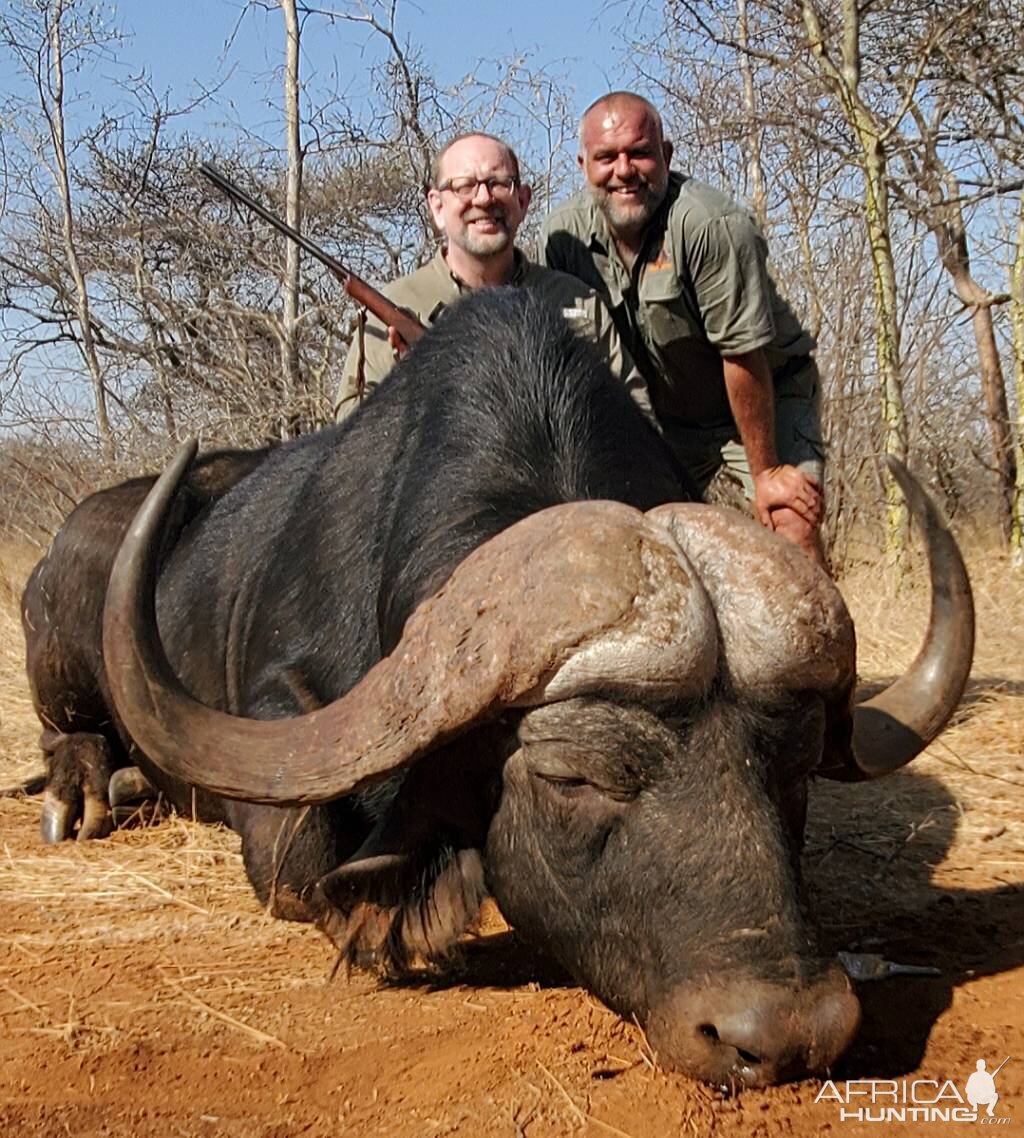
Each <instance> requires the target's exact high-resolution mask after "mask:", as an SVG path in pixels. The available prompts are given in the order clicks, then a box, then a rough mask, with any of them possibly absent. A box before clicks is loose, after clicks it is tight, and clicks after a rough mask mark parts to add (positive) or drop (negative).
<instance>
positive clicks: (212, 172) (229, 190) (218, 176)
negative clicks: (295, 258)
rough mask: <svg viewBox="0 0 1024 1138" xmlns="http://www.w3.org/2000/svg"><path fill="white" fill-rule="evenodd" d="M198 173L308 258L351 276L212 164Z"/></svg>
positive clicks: (338, 273)
mask: <svg viewBox="0 0 1024 1138" xmlns="http://www.w3.org/2000/svg"><path fill="white" fill-rule="evenodd" d="M199 171H200V173H201V174H203V175H204V177H206V178H208V179H209V180H210V181H211V182H213V184H214V185H215V186H216V187H217V189H219V190H222V191H223V192H224V193H225V194H227V195H228V197H229V198H235V199H236V200H237V201H240V202H241V203H242V204H243V205H244V206H247V207H248V208H249V209H251V210H252V212H253V213H255V214H256V215H257V216H259V217H262V218H263V220H264V221H265V222H267V223H268V224H269V225H272V226H273V227H274V228H275V229H277V230H278V231H279V232H281V233H283V234H285V235H286V236H287V237H290V238H291V239H292V241H294V242H295V243H296V245H299V246H301V248H303V249H305V250H306V252H307V253H309V254H310V256H312V257H316V259H317V260H318V261H319V262H320V263H321V264H324V265H326V266H327V267H328V268H329V269H331V270H332V271H333V272H334V273H336V274H337V275H338V276H339V277H341V278H347V277H349V276H351V273H350V272H349V271H348V269H346V268H345V266H344V265H343V264H342V263H341V262H340V261H338V260H335V258H334V257H332V256H331V255H330V254H329V253H325V252H324V251H323V249H321V248H320V246H319V245H316V244H314V243H313V242H312V241H310V239H309V238H308V237H303V235H302V234H301V233H300V232H299V231H298V230H297V229H293V228H292V227H291V226H290V225H289V224H288V223H287V222H286V221H282V220H281V218H279V217H278V216H277V214H276V213H271V211H270V210H269V209H267V208H266V207H265V206H262V205H260V203H259V202H258V201H257V200H256V199H255V198H253V197H250V196H249V195H248V194H247V193H246V192H245V190H243V189H241V188H240V187H239V186H236V185H235V183H234V182H232V181H231V180H230V179H228V178H226V177H225V176H224V175H223V174H222V173H221V172H220V171H219V170H218V169H217V167H216V166H214V165H213V163H212V162H203V163H202V164H201V165H200V167H199Z"/></svg>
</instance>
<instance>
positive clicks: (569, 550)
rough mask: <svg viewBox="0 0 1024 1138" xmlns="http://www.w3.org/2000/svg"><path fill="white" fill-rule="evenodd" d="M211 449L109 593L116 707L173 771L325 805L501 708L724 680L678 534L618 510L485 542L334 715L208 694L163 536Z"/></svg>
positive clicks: (149, 525) (141, 525) (694, 691)
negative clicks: (170, 638)
mask: <svg viewBox="0 0 1024 1138" xmlns="http://www.w3.org/2000/svg"><path fill="white" fill-rule="evenodd" d="M194 454H195V444H194V443H192V444H187V445H186V446H184V447H182V448H181V450H180V451H179V452H178V454H177V456H176V457H175V459H174V461H173V462H172V463H171V465H170V466H169V467H168V468H167V470H166V471H165V472H164V474H163V475H161V477H160V479H159V480H158V481H157V483H156V485H155V486H154V487H153V489H152V491H151V492H150V494H149V496H148V498H147V499H146V501H145V503H144V504H143V506H142V507H141V509H140V510H139V512H138V514H137V515H136V517H135V519H134V521H133V523H132V525H131V528H130V529H129V531H128V534H127V535H126V537H125V540H124V543H123V544H122V546H121V550H120V552H119V554H118V557H117V561H116V562H115V564H114V568H113V571H112V573H111V579H110V585H109V588H108V591H107V601H106V609H105V613H104V625H103V649H104V658H105V661H106V667H107V672H108V675H109V678H110V685H111V690H112V694H113V697H114V703H115V705H116V707H117V710H118V713H119V715H120V716H121V718H122V720H123V722H124V724H125V726H126V728H127V730H128V733H129V734H130V735H131V737H132V738H133V739H134V740H135V742H136V743H137V744H138V746H139V748H140V750H141V751H142V752H143V754H145V755H146V756H147V757H148V758H149V759H150V760H151V761H152V762H154V763H156V764H157V765H158V766H160V767H161V768H163V770H165V771H166V772H167V773H168V774H170V775H171V776H173V777H174V778H176V779H179V780H181V781H183V782H185V783H190V784H192V785H195V786H199V787H203V788H205V789H207V790H209V791H211V792H213V793H215V794H218V795H224V796H225V797H229V798H241V799H245V800H248V801H252V802H264V803H276V804H306V803H315V802H325V801H328V800H330V799H332V798H337V797H339V796H341V795H343V794H347V793H350V792H352V791H354V790H356V789H358V788H359V787H361V786H363V785H365V784H367V783H369V782H372V781H375V780H377V779H380V778H382V777H384V776H386V775H387V774H389V773H390V772H391V771H393V770H395V769H396V768H398V767H401V766H403V765H406V764H408V763H411V762H412V761H413V760H415V759H416V758H417V757H418V756H420V755H422V754H424V753H426V752H427V751H429V750H431V749H432V748H434V747H436V746H438V745H439V744H441V743H444V742H445V741H447V740H449V739H452V738H454V737H455V736H456V735H458V734H460V733H461V732H463V731H465V730H467V729H468V728H469V727H470V726H472V725H473V724H474V723H477V722H480V721H481V720H483V719H485V718H488V717H493V716H494V715H496V714H498V713H499V712H500V711H501V710H502V709H503V708H507V707H511V706H529V705H536V704H541V703H546V702H550V701H553V700H558V699H567V698H569V697H571V696H573V695H581V694H586V693H590V692H592V693H595V694H596V693H608V694H618V695H626V696H628V697H629V698H632V699H636V700H639V701H644V702H648V703H654V704H660V703H674V702H677V701H679V700H681V699H686V698H694V697H697V696H700V695H701V694H703V693H704V692H705V691H706V690H707V688H708V687H709V685H710V684H711V681H712V678H713V676H714V674H715V669H716V666H717V653H718V649H717V642H716V637H715V632H714V627H715V626H714V617H713V615H712V612H711V608H710V603H709V601H708V598H707V595H706V593H705V592H704V589H703V587H702V586H701V584H700V582H699V581H698V580H697V579H696V577H695V575H694V573H693V571H692V570H691V568H690V567H689V565H688V563H687V561H686V558H685V556H684V555H683V554H682V552H681V551H680V550H679V548H678V547H677V546H676V545H675V544H674V542H673V541H672V539H671V537H670V536H669V535H668V534H667V532H666V531H665V530H664V529H663V528H661V527H658V526H656V525H654V524H653V523H652V522H649V521H647V520H646V519H645V518H644V516H643V515H642V514H641V513H640V512H639V511H637V510H634V509H633V508H631V507H629V506H626V505H623V504H621V503H617V502H575V503H571V504H568V505H562V506H555V507H552V508H551V509H548V510H544V511H542V512H540V513H538V514H533V515H531V516H530V517H528V518H526V519H524V520H523V521H521V522H519V523H517V524H516V525H514V526H512V527H511V528H509V529H507V530H505V531H504V532H502V533H500V534H498V535H497V536H496V537H494V538H492V539H491V540H490V541H488V542H485V543H484V544H483V545H481V546H480V547H479V548H478V549H476V550H474V551H473V553H471V554H470V555H469V556H468V557H467V558H466V559H465V561H463V562H462V563H461V564H460V565H459V566H458V567H457V568H456V569H455V571H454V572H453V573H452V575H451V577H450V578H449V580H448V581H447V583H446V584H445V585H444V586H443V587H442V589H441V590H440V591H439V592H438V593H437V594H436V595H435V596H433V597H431V598H430V599H428V600H426V601H424V602H423V603H422V604H421V605H420V606H419V607H418V608H417V609H416V611H415V612H414V613H413V615H412V616H411V617H410V619H409V621H408V622H407V624H406V627H405V630H404V632H403V635H402V639H401V641H400V642H399V644H398V645H397V647H396V648H395V650H394V651H393V652H392V653H391V655H390V656H387V657H386V658H385V659H383V660H381V661H380V662H379V663H377V664H376V665H375V666H374V667H373V668H371V669H370V671H369V672H367V674H366V675H365V676H364V677H363V678H362V679H361V680H360V682H359V683H358V684H356V686H355V687H354V688H352V689H351V691H349V692H347V693H346V694H345V695H343V696H342V697H341V698H340V699H338V700H336V701H334V702H333V703H332V704H330V705H328V706H327V707H323V708H319V709H317V710H315V711H312V712H309V713H308V714H305V715H299V716H296V717H294V718H289V719H279V720H251V719H244V718H241V717H237V716H232V715H228V714H226V713H224V712H221V711H217V710H214V709H212V708H210V707H207V706H205V705H204V704H201V703H199V702H198V701H196V700H195V699H194V698H193V697H192V696H191V695H190V694H189V693H188V692H187V691H186V690H185V688H184V687H183V685H182V684H181V682H180V681H179V680H178V678H177V676H176V675H175V673H174V670H173V668H172V667H171V664H170V662H169V661H168V659H167V656H166V654H165V652H164V649H163V646H162V644H161V642H160V638H159V634H158V632H157V625H156V613H155V599H154V598H155V587H156V574H157V569H156V566H157V560H158V554H159V549H160V534H161V529H162V526H163V524H164V518H165V516H166V514H167V513H168V511H169V510H170V507H171V505H172V503H173V498H174V492H175V488H176V486H177V484H178V482H179V480H180V479H181V477H182V476H183V474H184V472H185V470H186V469H187V467H188V465H189V463H190V462H191V460H192V457H193V456H194Z"/></svg>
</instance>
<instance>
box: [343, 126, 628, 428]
mask: <svg viewBox="0 0 1024 1138" xmlns="http://www.w3.org/2000/svg"><path fill="white" fill-rule="evenodd" d="M530 198H531V193H530V187H529V186H528V185H527V184H526V183H524V182H523V180H522V177H521V174H520V169H519V159H518V158H517V157H516V154H515V152H514V151H513V150H512V148H511V147H510V146H509V145H508V144H507V143H505V142H503V141H502V140H501V139H500V138H495V137H494V136H493V135H490V134H486V133H483V132H473V133H470V134H464V135H459V136H458V137H456V138H453V139H452V140H451V141H450V142H449V143H448V145H447V146H445V147H444V148H443V149H442V150H441V152H440V153H439V154H438V156H437V158H436V159H435V161H434V168H433V171H432V176H431V186H430V188H429V189H428V191H427V205H428V207H429V209H430V213H431V216H432V218H433V220H434V225H435V227H436V229H437V231H438V233H439V234H440V236H441V241H442V244H441V248H440V249H439V250H438V252H437V254H436V256H434V257H433V259H432V260H430V261H429V262H428V263H427V264H426V265H424V266H423V267H422V268H421V269H417V270H416V272H414V273H410V274H409V275H408V276H405V277H400V278H399V279H398V280H396V281H392V282H391V283H390V284H389V285H386V286H385V288H384V290H383V291H384V294H385V295H386V296H387V297H388V298H389V299H390V300H393V301H394V302H395V304H397V305H399V307H401V308H404V309H405V310H406V311H407V312H409V313H410V314H411V315H413V316H415V317H416V318H417V319H418V320H419V321H420V323H421V324H424V325H429V324H433V323H434V321H435V320H437V319H438V318H439V317H440V316H441V314H442V313H443V312H444V311H445V309H446V308H448V307H449V306H450V305H452V304H454V303H455V302H456V301H457V300H458V299H459V297H460V296H462V295H463V294H464V293H466V292H469V291H472V290H474V289H478V288H488V287H496V286H498V285H513V286H517V287H520V288H529V289H534V290H536V291H537V292H539V293H540V294H541V295H542V296H544V297H545V298H546V299H547V300H548V301H549V302H550V303H551V305H552V306H553V307H555V308H557V309H559V310H560V311H561V312H562V315H563V316H564V317H565V318H566V320H567V321H568V322H569V324H570V326H571V327H572V328H573V329H574V330H575V331H576V332H578V333H579V334H580V335H582V336H584V337H585V338H587V339H589V340H591V341H592V342H593V343H594V345H595V346H596V347H597V349H598V353H599V354H600V355H601V357H602V358H603V359H604V360H605V361H606V362H607V363H608V365H609V366H610V368H611V370H612V374H613V375H615V376H616V377H617V378H619V379H621V380H622V382H623V383H624V384H625V386H626V388H627V390H628V391H629V392H630V393H631V394H632V396H633V398H634V399H635V400H636V401H637V403H639V404H640V406H641V408H643V409H644V410H645V411H646V412H647V413H648V414H649V413H650V411H649V404H648V403H647V389H646V385H645V383H644V381H643V379H642V377H641V376H640V375H639V373H638V372H637V370H636V368H635V367H634V366H633V363H632V361H631V360H630V359H629V357H628V354H627V353H625V352H624V351H623V350H622V344H621V340H620V337H619V334H618V331H617V329H616V326H615V323H614V322H613V321H612V319H611V316H610V314H609V312H608V309H607V308H606V307H605V305H604V303H603V302H602V300H601V299H600V297H599V296H598V295H597V293H595V292H594V291H593V290H592V289H590V288H588V287H587V286H586V285H584V284H582V283H581V282H580V280H579V279H578V278H576V277H572V276H569V275H568V274H566V273H560V272H555V271H553V270H552V269H549V268H545V267H544V266H543V265H538V264H535V263H533V262H532V261H530V260H529V259H528V258H527V257H526V256H525V254H524V253H523V252H522V251H521V250H519V249H517V248H516V244H515V238H516V233H517V232H518V230H519V226H520V224H521V223H522V221H523V218H524V217H525V216H526V211H527V209H528V208H529V205H530ZM405 346H406V345H404V344H403V343H402V342H401V340H400V339H399V337H398V335H397V333H396V331H395V329H393V328H386V327H384V325H383V324H381V322H380V321H379V320H377V319H376V318H375V317H372V316H371V317H365V318H363V320H362V322H361V325H360V327H359V328H358V329H357V332H356V336H355V338H354V341H353V344H352V347H351V349H350V350H349V354H348V358H347V360H346V361H345V369H344V373H343V375H342V381H341V386H340V388H339V390H338V396H337V400H336V410H335V414H336V416H337V418H338V419H339V420H340V419H344V418H347V416H348V415H350V414H351V413H352V412H353V411H355V410H356V408H358V407H359V406H360V404H361V403H362V401H363V399H364V398H365V397H366V396H367V395H368V394H369V392H370V391H371V390H372V389H373V388H374V387H376V386H377V384H378V383H380V381H381V380H382V379H383V378H384V377H385V376H386V375H387V373H388V372H389V371H390V370H391V368H392V367H393V366H394V363H395V360H396V359H397V358H398V356H399V355H400V354H401V353H402V352H403V351H404V350H405Z"/></svg>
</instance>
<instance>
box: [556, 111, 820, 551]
mask: <svg viewBox="0 0 1024 1138" xmlns="http://www.w3.org/2000/svg"><path fill="white" fill-rule="evenodd" d="M671 158H672V143H671V142H669V141H668V140H667V139H665V137H664V132H663V129H662V123H661V116H660V114H659V113H658V111H657V109H656V108H655V107H654V106H652V105H651V103H649V102H648V101H647V100H646V99H643V98H641V97H640V96H639V95H635V94H633V93H631V92H628V91H615V92H612V93H611V94H609V95H605V96H603V97H602V98H600V99H598V100H597V101H596V102H595V103H593V104H592V105H591V106H590V107H588V108H587V110H586V112H585V113H584V115H583V118H582V121H581V124H580V153H579V164H580V167H581V169H582V170H583V173H584V175H585V177H586V180H587V187H586V189H585V190H584V191H582V192H581V193H580V194H578V195H576V197H574V198H572V199H571V200H570V201H568V202H567V203H565V204H564V205H562V206H561V207H559V208H558V209H556V210H555V211H554V212H553V213H552V214H551V215H550V216H549V217H548V219H547V221H546V222H545V225H544V229H543V232H542V235H541V259H543V260H544V261H545V263H546V264H547V265H549V266H550V267H551V268H554V269H560V270H562V271H563V272H568V273H572V274H573V275H574V276H576V277H579V278H580V280H582V281H584V282H585V283H586V284H588V285H590V286H591V287H592V288H594V289H596V290H597V291H598V292H599V293H600V294H601V295H602V297H603V298H604V300H605V302H606V303H607V305H608V307H609V308H610V309H611V313H612V318H613V319H614V320H615V323H616V326H617V327H618V329H619V333H620V335H621V337H622V339H623V342H624V344H625V346H626V349H627V351H628V352H629V353H630V354H631V355H632V357H633V359H634V361H635V363H636V366H637V367H638V368H639V370H640V373H641V374H642V375H643V377H644V379H645V381H646V383H647V387H648V392H649V396H650V401H651V404H652V406H653V409H654V412H655V415H656V417H657V421H658V424H659V426H660V427H661V429H662V432H663V433H664V435H665V437H666V438H667V439H668V441H669V443H670V444H671V446H672V447H673V449H674V451H675V452H676V455H677V457H678V458H679V459H680V460H681V461H682V463H683V464H684V465H685V466H686V467H687V469H688V470H689V472H690V473H691V474H692V475H693V477H694V479H695V481H696V482H697V484H698V486H699V487H700V488H701V489H703V488H705V487H706V486H707V485H708V484H709V483H710V481H711V479H712V477H713V476H714V475H715V473H716V472H717V470H718V469H719V468H720V467H721V466H723V465H725V466H726V467H727V468H728V469H729V470H730V471H731V473H732V474H733V475H734V476H735V477H736V478H737V479H738V480H739V481H740V482H741V483H742V485H743V487H744V490H745V492H746V495H747V497H748V499H750V500H751V502H752V504H753V509H754V513H755V516H756V517H757V518H758V520H759V521H760V522H761V523H762V524H763V525H765V526H768V527H769V528H770V529H773V530H775V531H777V532H778V533H779V534H780V535H782V536H783V537H786V538H788V539H789V540H790V541H792V542H794V543H795V544H797V545H799V546H800V547H801V548H803V549H804V550H805V551H806V552H807V553H808V554H809V555H810V556H811V557H813V558H814V559H815V560H816V561H817V562H818V563H819V564H821V565H822V566H824V556H823V553H822V548H821V541H820V525H821V519H822V512H823V501H822V486H823V479H824V447H823V444H822V434H821V424H820V415H819V390H818V373H817V369H816V368H815V364H814V360H813V359H812V357H811V354H810V353H811V351H812V350H813V348H814V347H815V343H814V339H813V337H811V336H810V334H809V333H807V332H806V331H805V330H804V329H803V328H802V327H801V325H800V323H799V321H798V320H797V318H796V317H795V315H794V314H793V312H792V310H791V309H790V307H789V306H788V305H787V304H786V302H785V301H784V300H783V299H782V298H781V297H780V295H779V293H778V291H777V290H776V288H775V285H774V284H773V282H772V279H771V277H770V276H769V273H768V269H767V247H766V244H765V241H764V238H763V236H762V235H761V233H760V231H759V230H758V228H757V226H756V224H755V223H754V221H753V219H752V218H751V216H750V215H749V214H748V213H747V212H746V211H745V210H743V209H742V208H740V207H739V206H738V205H737V204H736V203H735V202H733V201H732V200H730V199H729V198H728V197H726V196H725V195H724V194H721V193H719V192H718V191H717V190H715V189H712V188H711V187H710V186H706V185H704V184H703V183H701V182H698V181H697V180H696V179H694V178H690V177H688V176H687V175H685V174H680V173H677V172H675V171H672V170H670V168H669V164H670V162H671Z"/></svg>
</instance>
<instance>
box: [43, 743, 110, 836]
mask: <svg viewBox="0 0 1024 1138" xmlns="http://www.w3.org/2000/svg"><path fill="white" fill-rule="evenodd" d="M112 765H113V759H112V756H111V753H110V746H109V744H108V743H107V741H106V739H105V738H104V737H103V736H102V735H93V734H89V733H87V732H84V731H83V732H78V733H77V734H74V735H59V734H54V738H53V742H52V746H51V749H50V750H49V753H48V755H47V778H46V790H45V792H44V795H43V812H42V817H41V818H40V824H39V831H40V834H41V836H42V839H43V841H44V842H47V843H49V844H53V843H56V842H62V841H64V840H65V839H66V838H70V837H72V836H73V835H74V836H77V839H78V841H80V842H82V841H89V840H91V839H95V838H105V837H106V836H107V835H108V834H109V833H110V832H111V830H113V828H114V819H113V817H112V815H111V813H110V806H109V804H108V802H107V786H108V784H109V782H110V775H111V766H112ZM76 826H77V827H78V829H77V835H76V831H75V827H76Z"/></svg>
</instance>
